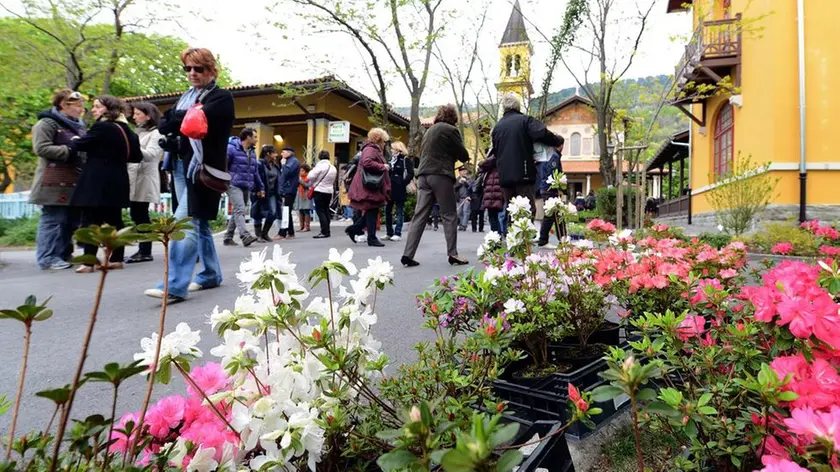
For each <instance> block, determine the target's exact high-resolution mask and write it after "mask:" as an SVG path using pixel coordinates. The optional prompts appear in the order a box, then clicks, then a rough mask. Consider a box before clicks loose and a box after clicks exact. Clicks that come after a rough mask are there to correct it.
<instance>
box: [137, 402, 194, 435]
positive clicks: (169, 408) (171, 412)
mask: <svg viewBox="0 0 840 472" xmlns="http://www.w3.org/2000/svg"><path fill="white" fill-rule="evenodd" d="M185 407H186V401H185V400H184V398H183V397H180V396H177V395H173V396H171V397H165V398H162V399H160V401H158V402H157V403H156V404H155V405H154V406H153V407H151V408H149V411H148V413H146V423H147V424H148V425H149V433H150V434H151V435H152V436H154V437H156V438H159V439H163V438H165V437H167V436H168V435H169V431H170V430H171V429H173V428H176V427H177V426H178V425H179V424H181V421H182V420H183V419H184V408H185Z"/></svg>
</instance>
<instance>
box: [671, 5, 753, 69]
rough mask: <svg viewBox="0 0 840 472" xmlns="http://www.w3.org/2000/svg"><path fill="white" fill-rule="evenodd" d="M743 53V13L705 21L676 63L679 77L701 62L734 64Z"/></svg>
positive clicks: (712, 64) (708, 64)
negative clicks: (726, 18) (725, 18)
mask: <svg viewBox="0 0 840 472" xmlns="http://www.w3.org/2000/svg"><path fill="white" fill-rule="evenodd" d="M740 57H741V14H740V13H739V14H737V15H736V16H735V18H732V19H728V20H716V21H704V22H702V23H700V25H699V26H698V27H697V29H696V30H695V31H694V35H693V36H692V38H691V40H690V41H689V43H688V44H687V45H686V47H685V54H684V55H683V57H682V59H681V60H680V63H679V65H677V77H678V78H680V77H685V76H688V75H691V73H692V72H693V71H694V69H695V68H696V67H698V66H701V65H707V66H710V67H715V66H720V65H734V64H737V63H738V61H740Z"/></svg>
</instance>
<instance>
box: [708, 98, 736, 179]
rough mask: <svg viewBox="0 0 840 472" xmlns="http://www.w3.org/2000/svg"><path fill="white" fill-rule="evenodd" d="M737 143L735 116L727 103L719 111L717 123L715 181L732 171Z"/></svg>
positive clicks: (713, 165)
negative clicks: (735, 144)
mask: <svg viewBox="0 0 840 472" xmlns="http://www.w3.org/2000/svg"><path fill="white" fill-rule="evenodd" d="M734 143H735V116H734V115H733V113H732V105H731V104H730V103H728V102H727V103H725V104H724V105H723V106H722V107H720V111H718V116H717V120H716V121H715V139H714V162H713V164H712V168H713V170H714V176H715V179H716V180H717V179H719V178H721V177H723V176H725V175H726V174H727V173H728V172H729V171H730V170H732V158H733V152H734V151H733V150H734Z"/></svg>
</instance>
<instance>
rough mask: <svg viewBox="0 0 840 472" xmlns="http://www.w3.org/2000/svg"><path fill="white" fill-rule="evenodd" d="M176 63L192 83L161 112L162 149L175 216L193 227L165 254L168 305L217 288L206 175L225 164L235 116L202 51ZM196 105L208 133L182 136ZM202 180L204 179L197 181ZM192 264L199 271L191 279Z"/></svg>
mask: <svg viewBox="0 0 840 472" xmlns="http://www.w3.org/2000/svg"><path fill="white" fill-rule="evenodd" d="M181 63H182V64H183V65H184V71H185V72H186V73H187V79H188V80H189V82H190V84H191V85H192V86H191V87H190V89H189V90H187V91H186V92H185V93H184V94H183V95H181V98H180V99H179V100H178V102H177V104H176V105H175V106H174V107H173V108H170V109H169V110H167V111H166V113H164V116H163V119H162V120H161V122H160V126H159V129H160V132H161V134H164V135H166V136H167V145H166V146H164V150H166V151H169V152H170V153H173V155H172V157H173V158H174V168H173V171H172V175H173V181H174V186H175V193H176V196H177V199H178V206H177V207H176V208H175V217H176V218H179V219H181V218H187V217H192V224H193V227H192V229H189V230H187V231H185V233H186V235H185V237H184V239H182V240H180V241H173V242H172V243H171V248H170V250H169V300H168V302H169V303H173V302H180V301H183V300H185V299H186V298H187V295H188V292H195V291H199V290H206V289H211V288H215V287H218V286H219V285H221V284H222V270H221V267H220V265H219V257H218V255H217V253H216V246H215V244H214V243H213V233H212V231H211V230H210V221H212V220H215V219H216V218H217V217H218V215H219V201H220V200H221V198H222V194H221V193H220V192H219V191H218V187H217V186H214V187H213V188H211V187H209V186H208V184H206V183H205V182H208V183H209V184H212V183H213V181H212V178H211V175H212V173H213V172H216V173H218V172H217V171H221V172H224V170H225V169H227V168H228V166H227V145H228V137H229V136H230V131H231V128H233V122H234V120H235V117H236V113H235V110H234V103H233V95H231V93H230V92H229V91H227V90H225V89H223V88H220V87H218V86H217V85H216V78H217V77H218V75H219V72H218V68H217V65H216V58H215V57H214V56H213V53H212V52H211V51H209V50H208V49H204V48H189V49H186V50H184V51H183V52H182V53H181ZM199 103H201V104H202V105H203V106H202V111H203V112H204V115H205V117H206V118H207V135H206V136H204V138H202V139H192V138H189V137H187V136H184V135H183V134H181V132H180V129H181V123H182V122H183V120H184V116H185V115H186V113H187V110H189V109H190V108H192V107H193V106H194V105H196V104H199ZM202 177H205V179H202ZM196 261H200V262H201V264H202V266H203V269H202V270H201V272H199V273H198V274H197V275H196V277H195V281H194V282H193V281H192V277H193V271H194V270H195V266H196ZM144 293H145V295H146V296H149V297H154V298H163V283H162V282H161V283H160V284H158V286H157V287H156V288H153V289H149V290H146V291H145V292H144Z"/></svg>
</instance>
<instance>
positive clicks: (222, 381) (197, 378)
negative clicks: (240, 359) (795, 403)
mask: <svg viewBox="0 0 840 472" xmlns="http://www.w3.org/2000/svg"><path fill="white" fill-rule="evenodd" d="M190 377H191V378H192V379H193V381H194V382H195V384H196V385H198V388H200V389H201V390H203V391H204V393H205V394H207V395H212V394H214V393H216V392H218V391H219V390H223V389H224V388H225V387H227V385H228V382H229V381H230V379H229V378H228V377H227V375H225V372H224V370H223V369H222V366H221V364H219V363H216V362H208V363H206V364H204V365H203V366H200V367H196V368H195V369H193V370H192V372H190ZM187 393H189V394H190V395H198V392H196V391H194V389H193V388H192V386H191V385H189V384H188V385H187Z"/></svg>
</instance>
